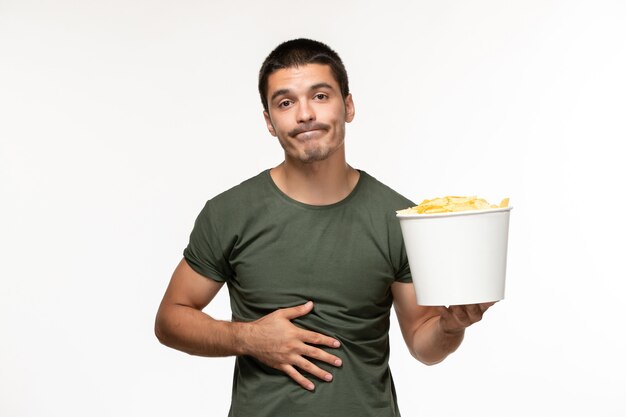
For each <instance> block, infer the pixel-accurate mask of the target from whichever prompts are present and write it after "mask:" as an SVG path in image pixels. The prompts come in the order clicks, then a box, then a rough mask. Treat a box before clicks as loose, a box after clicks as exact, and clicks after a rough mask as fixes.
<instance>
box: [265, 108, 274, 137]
mask: <svg viewBox="0 0 626 417" xmlns="http://www.w3.org/2000/svg"><path fill="white" fill-rule="evenodd" d="M263 117H264V118H265V124H267V130H269V131H270V135H272V136H276V131H275V130H274V125H273V124H272V119H271V118H270V114H269V113H268V112H267V111H264V112H263Z"/></svg>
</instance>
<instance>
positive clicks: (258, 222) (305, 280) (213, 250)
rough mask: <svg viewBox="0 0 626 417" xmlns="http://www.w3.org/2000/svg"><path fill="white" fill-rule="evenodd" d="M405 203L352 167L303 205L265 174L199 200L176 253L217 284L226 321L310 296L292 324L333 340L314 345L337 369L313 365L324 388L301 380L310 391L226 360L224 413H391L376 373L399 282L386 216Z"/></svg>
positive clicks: (401, 273) (401, 266) (384, 360)
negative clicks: (342, 188)
mask: <svg viewBox="0 0 626 417" xmlns="http://www.w3.org/2000/svg"><path fill="white" fill-rule="evenodd" d="M412 205H414V204H413V203H412V202H411V201H410V200H408V199H406V198H404V197H402V196H401V195H400V194H398V193H396V192H395V191H393V190H392V189H391V188H389V187H387V186H385V185H384V184H382V183H380V182H379V181H378V180H376V179H375V178H373V177H371V176H370V175H368V174H367V173H365V172H363V171H360V177H359V181H358V182H357V185H356V187H355V188H354V190H353V191H352V192H351V193H350V195H348V196H347V197H346V198H345V199H343V200H342V201H340V202H338V203H335V204H331V205H326V206H312V205H307V204H303V203H300V202H298V201H295V200H293V199H291V198H289V197H288V196H287V195H285V194H284V193H282V192H281V191H280V190H279V189H278V187H277V186H276V185H275V184H274V182H273V180H272V179H271V176H270V174H269V170H266V171H263V172H262V173H260V174H259V175H257V176H255V177H253V178H251V179H249V180H247V181H245V182H243V183H241V184H240V185H238V186H236V187H234V188H232V189H230V190H228V191H226V192H224V193H222V194H220V195H218V196H216V197H215V198H213V199H211V200H209V201H208V202H207V203H206V205H205V207H204V209H203V210H202V212H201V213H200V215H199V216H198V218H197V220H196V223H195V226H194V229H193V231H192V233H191V236H190V242H189V245H188V247H187V248H186V249H185V251H184V256H185V259H186V260H187V262H188V263H189V265H190V266H191V267H192V268H193V269H194V270H195V271H197V272H198V273H200V274H202V275H204V276H206V277H209V278H211V279H213V280H216V281H225V282H226V283H227V285H228V291H229V295H230V304H231V309H232V319H233V320H235V321H252V320H256V319H258V318H260V317H262V316H264V315H266V314H269V313H271V312H273V311H275V310H276V309H278V308H284V307H292V306H296V305H300V304H303V303H305V302H306V301H307V300H312V301H313V302H314V303H315V305H314V308H313V311H312V312H311V313H309V314H308V315H306V316H303V317H300V318H298V319H296V320H294V321H293V323H294V324H296V325H297V326H300V327H302V328H305V329H309V330H312V331H316V332H319V333H322V334H325V335H328V336H331V337H334V338H336V339H338V340H340V341H341V347H340V348H338V349H330V348H324V349H325V350H327V351H329V352H332V353H333V354H334V355H336V356H338V357H340V358H341V359H342V361H343V365H342V366H341V367H340V368H335V367H333V366H330V365H327V364H324V363H319V364H318V365H319V366H320V367H321V368H323V369H326V370H328V371H330V372H331V373H332V374H333V381H332V382H330V383H327V382H323V381H317V380H316V378H315V377H313V376H312V375H308V374H305V375H307V377H309V378H310V379H312V380H313V381H314V382H315V385H316V388H315V391H313V392H310V391H307V390H305V389H303V388H302V387H300V386H299V385H298V384H296V383H295V382H294V381H293V380H291V379H290V378H289V377H288V376H287V375H285V374H284V373H282V372H281V371H278V370H275V369H273V368H270V367H268V366H266V365H264V364H262V363H261V362H259V361H257V360H256V359H254V358H253V357H250V356H240V357H237V359H236V364H235V373H234V380H233V392H232V403H231V409H230V413H229V416H233V417H266V416H267V417H283V416H284V417H299V416H302V417H305V416H306V417H311V416H315V417H321V416H329V417H344V416H345V417H354V416H358V417H367V416H372V417H384V416H399V415H400V413H399V411H398V406H397V403H396V394H395V389H394V385H393V380H392V377H391V372H390V370H389V365H388V360H389V316H390V308H391V305H392V301H393V300H392V295H391V284H392V283H394V281H401V282H410V281H411V275H410V271H409V264H408V261H407V257H406V253H405V250H404V244H403V240H402V235H401V231H400V224H399V222H398V220H397V219H396V217H395V210H398V209H402V208H406V207H409V206H412ZM313 361H314V360H313ZM314 362H315V361H314ZM302 372H303V371H302Z"/></svg>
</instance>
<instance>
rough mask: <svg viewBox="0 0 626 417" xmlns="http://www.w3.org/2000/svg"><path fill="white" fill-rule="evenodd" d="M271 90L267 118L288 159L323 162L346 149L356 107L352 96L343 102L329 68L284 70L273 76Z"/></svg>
mask: <svg viewBox="0 0 626 417" xmlns="http://www.w3.org/2000/svg"><path fill="white" fill-rule="evenodd" d="M267 87H268V88H267V99H268V111H267V112H264V113H263V114H264V116H265V121H266V123H267V128H268V130H269V131H270V133H271V134H272V135H273V136H276V137H277V138H278V141H279V142H280V144H281V146H282V147H283V149H284V150H285V158H286V159H291V160H294V161H300V162H303V163H309V162H314V161H321V160H324V159H326V158H328V157H329V156H330V155H332V154H333V153H334V152H335V151H336V150H338V149H340V148H342V147H343V141H344V137H345V124H346V122H348V123H349V122H351V121H352V119H353V118H354V104H353V103H352V96H351V95H348V97H346V99H345V100H344V99H343V97H342V96H341V90H340V88H339V84H338V83H337V81H336V80H335V78H334V77H333V75H332V72H331V70H330V67H329V66H328V65H322V64H308V65H304V66H301V67H293V68H285V69H280V70H278V71H275V72H273V73H272V74H271V75H270V76H269V78H268V83H267Z"/></svg>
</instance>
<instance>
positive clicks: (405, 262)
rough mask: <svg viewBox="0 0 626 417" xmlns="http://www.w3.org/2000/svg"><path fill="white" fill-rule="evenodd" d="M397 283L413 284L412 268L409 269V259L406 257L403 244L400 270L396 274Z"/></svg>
mask: <svg viewBox="0 0 626 417" xmlns="http://www.w3.org/2000/svg"><path fill="white" fill-rule="evenodd" d="M396 282H413V277H412V276H411V268H409V259H408V258H407V256H406V250H405V249H404V244H402V250H401V255H400V268H399V269H398V272H396Z"/></svg>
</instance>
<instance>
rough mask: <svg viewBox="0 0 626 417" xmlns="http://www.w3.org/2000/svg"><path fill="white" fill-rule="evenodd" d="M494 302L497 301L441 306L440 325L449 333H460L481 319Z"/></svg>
mask: <svg viewBox="0 0 626 417" xmlns="http://www.w3.org/2000/svg"><path fill="white" fill-rule="evenodd" d="M494 304H495V302H491V303H481V304H466V305H455V306H449V307H440V309H441V318H440V319H439V325H440V326H441V330H443V331H444V333H448V334H454V333H460V332H462V331H463V330H465V329H466V328H467V327H469V326H471V325H472V324H474V323H476V322H478V321H480V320H481V319H482V318H483V314H485V311H487V309H488V308H489V307H491V306H492V305H494Z"/></svg>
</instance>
